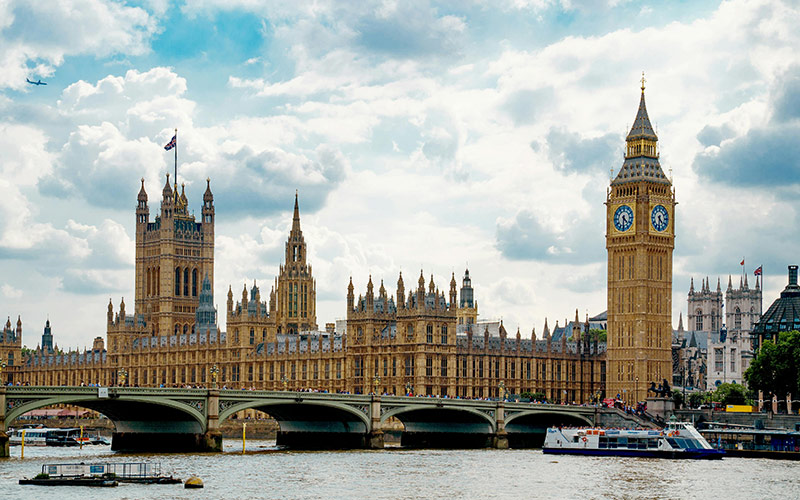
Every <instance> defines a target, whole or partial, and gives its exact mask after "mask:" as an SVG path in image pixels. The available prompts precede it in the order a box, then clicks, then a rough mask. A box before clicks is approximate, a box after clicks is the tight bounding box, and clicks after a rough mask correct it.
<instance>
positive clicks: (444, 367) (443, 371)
mask: <svg viewBox="0 0 800 500" xmlns="http://www.w3.org/2000/svg"><path fill="white" fill-rule="evenodd" d="M440 373H441V375H442V377H446V376H447V358H442V366H441V372H440Z"/></svg>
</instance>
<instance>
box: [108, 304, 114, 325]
mask: <svg viewBox="0 0 800 500" xmlns="http://www.w3.org/2000/svg"><path fill="white" fill-rule="evenodd" d="M106 322H107V324H109V325H110V324H112V323H113V322H114V305H113V304H111V298H110V297H109V299H108V313H106Z"/></svg>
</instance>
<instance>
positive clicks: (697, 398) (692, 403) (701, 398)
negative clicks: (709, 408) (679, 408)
mask: <svg viewBox="0 0 800 500" xmlns="http://www.w3.org/2000/svg"><path fill="white" fill-rule="evenodd" d="M707 399H708V393H705V392H702V391H697V392H693V393H691V394H689V407H690V408H697V407H698V406H700V405H701V404H703V403H705V402H706V400H707Z"/></svg>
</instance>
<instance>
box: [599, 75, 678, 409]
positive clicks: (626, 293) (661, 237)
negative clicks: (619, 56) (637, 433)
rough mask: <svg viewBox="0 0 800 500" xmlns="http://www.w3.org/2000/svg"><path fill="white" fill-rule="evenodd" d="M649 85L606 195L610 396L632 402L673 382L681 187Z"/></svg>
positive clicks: (608, 377)
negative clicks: (663, 152) (670, 172)
mask: <svg viewBox="0 0 800 500" xmlns="http://www.w3.org/2000/svg"><path fill="white" fill-rule="evenodd" d="M644 82H645V80H644V78H642V96H641V100H640V101H639V111H638V112H637V114H636V121H634V123H633V127H632V128H631V131H630V133H628V137H627V138H626V139H625V140H626V142H627V145H626V150H625V161H624V162H623V163H622V168H620V170H619V172H618V173H617V175H616V177H615V178H614V180H613V181H611V187H610V189H609V190H608V195H607V199H606V249H607V250H608V352H607V355H606V361H607V372H606V393H607V395H608V396H609V397H614V396H616V395H617V394H619V395H620V397H622V398H624V399H625V400H626V402H629V403H635V402H636V401H642V400H644V399H645V398H646V397H647V387H648V386H649V384H650V382H656V383H657V384H658V383H660V382H661V381H662V380H663V379H667V380H668V381H671V380H672V356H671V343H672V342H671V341H672V250H673V248H675V204H676V203H675V191H674V190H673V188H672V182H671V181H670V179H668V178H667V176H665V175H664V172H663V170H661V165H660V164H659V162H658V156H659V155H658V148H657V143H658V137H656V134H655V132H654V131H653V127H652V125H651V124H650V118H649V117H648V116H647V108H646V106H645V102H644Z"/></svg>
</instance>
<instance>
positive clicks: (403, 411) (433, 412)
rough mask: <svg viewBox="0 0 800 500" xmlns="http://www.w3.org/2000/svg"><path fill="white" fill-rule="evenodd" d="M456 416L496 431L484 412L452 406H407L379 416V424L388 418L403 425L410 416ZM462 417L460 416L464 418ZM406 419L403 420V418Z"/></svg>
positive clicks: (490, 419)
mask: <svg viewBox="0 0 800 500" xmlns="http://www.w3.org/2000/svg"><path fill="white" fill-rule="evenodd" d="M458 414H465V415H469V416H470V417H474V420H475V421H477V422H478V423H481V424H486V425H487V426H488V429H489V432H495V431H496V430H497V429H496V427H497V425H496V422H495V419H494V418H493V416H492V415H489V414H488V413H486V412H483V411H480V410H477V409H474V408H464V407H452V406H447V407H445V406H431V405H408V406H401V407H395V408H392V409H390V410H388V411H386V412H385V413H383V414H382V415H381V422H385V421H387V420H388V419H389V418H391V417H394V418H396V419H397V420H399V421H401V422H403V424H404V425H405V423H406V420H411V419H410V418H409V417H410V416H412V415H413V416H416V417H424V416H429V415H430V416H435V417H436V418H441V417H445V416H446V415H458ZM465 415H462V416H465ZM404 416H405V417H406V419H404V418H403V417H404Z"/></svg>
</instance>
